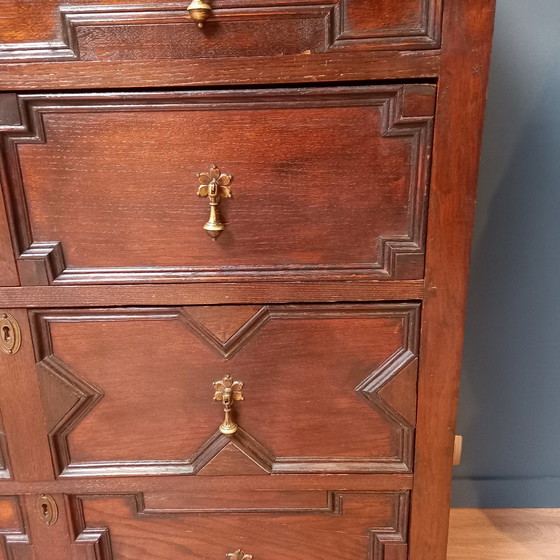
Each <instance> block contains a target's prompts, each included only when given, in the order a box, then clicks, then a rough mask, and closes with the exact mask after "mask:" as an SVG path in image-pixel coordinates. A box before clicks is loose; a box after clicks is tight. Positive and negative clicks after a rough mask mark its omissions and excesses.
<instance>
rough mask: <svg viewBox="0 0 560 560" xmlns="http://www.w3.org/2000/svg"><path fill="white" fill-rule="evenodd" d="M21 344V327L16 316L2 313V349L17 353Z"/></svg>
mask: <svg viewBox="0 0 560 560" xmlns="http://www.w3.org/2000/svg"><path fill="white" fill-rule="evenodd" d="M20 346H21V329H20V328H19V325H18V322H17V321H16V319H15V317H13V316H12V315H10V314H9V313H0V350H2V352H4V353H5V354H15V353H16V352H17V351H18V350H19V348H20Z"/></svg>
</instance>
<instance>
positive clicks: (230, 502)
mask: <svg viewBox="0 0 560 560" xmlns="http://www.w3.org/2000/svg"><path fill="white" fill-rule="evenodd" d="M222 486H225V485H222ZM292 494H293V493H290V492H282V493H277V495H274V492H269V491H263V490H262V489H258V488H257V489H251V490H247V489H243V488H236V487H232V486H230V487H229V488H228V487H227V486H225V487H224V488H223V489H222V490H221V495H218V494H217V493H216V496H215V498H213V499H208V498H203V499H200V494H199V493H196V492H193V493H186V492H183V495H180V494H179V495H174V496H172V497H171V499H169V498H164V499H158V497H157V496H154V495H152V494H150V493H144V494H143V495H142V494H140V495H121V496H118V495H117V496H115V495H112V496H110V495H109V496H103V495H101V496H100V495H97V496H93V497H88V496H84V495H82V496H80V497H72V496H70V497H68V502H67V503H68V509H69V510H70V512H71V514H72V518H73V519H74V520H75V521H74V526H75V528H76V530H77V531H76V532H77V538H76V541H75V544H74V545H73V548H74V552H75V554H79V558H82V555H83V557H84V558H86V557H87V558H89V557H90V556H89V555H88V552H89V553H90V554H91V553H92V551H93V550H103V551H105V550H107V551H111V555H110V558H111V559H112V560H139V559H140V558H142V559H144V558H146V559H147V558H150V560H170V559H173V558H181V560H183V559H184V560H201V559H204V560H213V559H216V560H223V559H226V560H253V559H254V560H280V559H282V558H293V559H294V560H324V559H325V558H337V559H340V560H368V559H372V560H406V558H407V544H406V540H407V530H408V527H407V525H408V505H409V496H408V493H407V492H379V493H375V492H364V491H362V492H352V491H326V490H310V491H302V492H299V493H296V494H294V495H292ZM238 502H239V503H240V504H245V503H247V504H252V507H251V508H247V507H245V506H243V505H242V506H241V507H239V506H237V503H238ZM228 510H229V511H228ZM86 555H87V556H86ZM107 557H109V556H107Z"/></svg>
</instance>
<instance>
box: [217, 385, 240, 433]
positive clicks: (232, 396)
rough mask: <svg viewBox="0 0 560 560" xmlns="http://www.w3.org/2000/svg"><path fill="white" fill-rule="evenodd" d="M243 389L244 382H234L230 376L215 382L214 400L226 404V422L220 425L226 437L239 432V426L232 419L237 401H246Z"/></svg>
mask: <svg viewBox="0 0 560 560" xmlns="http://www.w3.org/2000/svg"><path fill="white" fill-rule="evenodd" d="M242 389H243V382H242V381H234V380H233V379H232V378H231V377H230V376H229V375H226V376H225V377H224V378H223V379H221V380H220V381H215V382H214V391H215V393H214V400H215V401H222V402H223V403H224V421H223V423H222V424H221V425H220V432H222V434H225V435H226V436H231V435H232V434H234V433H235V432H237V424H236V423H235V422H234V421H233V420H232V419H231V408H232V406H233V403H234V402H235V401H242V400H244V397H243V393H242V392H241V391H242Z"/></svg>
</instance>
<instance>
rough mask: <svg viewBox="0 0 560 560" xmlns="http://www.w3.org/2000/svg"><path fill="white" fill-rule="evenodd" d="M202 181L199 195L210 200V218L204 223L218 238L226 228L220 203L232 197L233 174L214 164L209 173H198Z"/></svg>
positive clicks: (211, 235) (211, 233) (208, 230)
mask: <svg viewBox="0 0 560 560" xmlns="http://www.w3.org/2000/svg"><path fill="white" fill-rule="evenodd" d="M196 176H197V177H198V179H199V181H200V185H199V187H198V191H197V193H196V194H197V195H198V196H201V197H203V198H206V197H208V199H209V200H210V218H208V221H207V222H206V223H205V224H204V226H203V227H204V229H205V230H206V233H207V234H208V235H209V236H210V237H211V238H212V239H214V240H215V239H216V238H217V237H218V236H219V235H220V234H221V233H222V231H223V230H224V224H223V223H222V221H221V219H220V211H219V209H218V204H219V203H220V199H221V198H231V189H230V187H229V186H228V185H229V184H230V183H231V181H232V180H233V178H232V176H231V175H226V174H225V173H220V170H219V169H218V168H217V167H216V166H215V165H213V166H212V169H210V171H209V173H197V174H196Z"/></svg>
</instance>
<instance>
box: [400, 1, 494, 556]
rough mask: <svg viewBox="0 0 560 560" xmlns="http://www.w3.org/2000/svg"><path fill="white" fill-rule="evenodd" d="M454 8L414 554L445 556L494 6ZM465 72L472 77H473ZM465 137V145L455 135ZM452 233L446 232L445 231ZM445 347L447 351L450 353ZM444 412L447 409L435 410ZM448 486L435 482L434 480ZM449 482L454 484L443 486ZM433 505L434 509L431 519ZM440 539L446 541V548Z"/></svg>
mask: <svg viewBox="0 0 560 560" xmlns="http://www.w3.org/2000/svg"><path fill="white" fill-rule="evenodd" d="M453 6H454V10H449V11H446V15H445V20H444V34H445V36H448V37H453V39H452V40H451V39H450V43H449V49H448V50H444V52H443V58H444V59H445V61H446V68H445V71H444V72H443V73H442V76H441V84H440V87H439V90H438V104H437V105H438V110H437V113H436V121H437V122H439V123H445V124H444V125H443V126H440V127H436V131H435V137H434V161H433V174H432V183H431V191H430V208H429V218H428V238H427V253H426V291H427V293H428V294H429V296H428V297H427V298H426V299H425V300H424V305H423V308H422V337H421V340H420V352H421V353H420V374H419V378H418V399H419V403H426V406H420V407H419V409H418V420H417V422H418V423H417V431H416V462H415V474H416V482H417V484H418V486H417V490H416V492H415V494H414V497H413V499H412V522H411V533H410V540H411V544H410V548H411V551H410V553H411V557H412V558H413V559H414V560H434V559H435V558H437V559H440V558H444V557H445V548H446V542H447V524H448V511H449V503H450V494H451V471H452V464H453V446H454V440H455V418H456V415H457V403H458V398H459V375H460V371H461V350H462V342H463V324H464V315H465V302H466V293H467V280H468V269H469V257H470V248H471V231H472V224H473V219H474V207H475V200H476V183H477V176H478V164H479V154H480V146H481V142H482V124H483V118H484V102H485V97H486V86H487V80H488V68H489V63H490V46H491V41H490V38H491V36H492V28H493V22H494V3H493V2H488V1H486V0H454V1H453ZM457 75H461V76H468V77H469V79H468V80H466V81H463V80H456V77H457ZM455 140H457V141H455ZM443 232H445V233H443ZM444 348H445V351H443V349H444ZM434 410H437V414H434ZM434 480H437V481H439V482H440V484H437V486H435V487H434V485H433V481H434ZM443 481H445V483H443ZM427 511H429V512H430V515H425V512H427ZM436 543H437V544H436Z"/></svg>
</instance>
